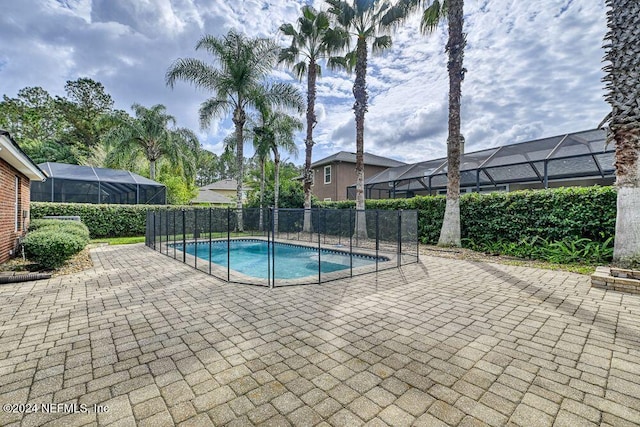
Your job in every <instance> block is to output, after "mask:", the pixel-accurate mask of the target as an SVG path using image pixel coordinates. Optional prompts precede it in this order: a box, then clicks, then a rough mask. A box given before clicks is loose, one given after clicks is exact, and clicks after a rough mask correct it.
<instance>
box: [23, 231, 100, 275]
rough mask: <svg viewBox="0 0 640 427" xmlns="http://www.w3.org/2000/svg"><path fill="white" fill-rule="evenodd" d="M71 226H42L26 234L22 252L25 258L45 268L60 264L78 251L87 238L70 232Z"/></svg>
mask: <svg viewBox="0 0 640 427" xmlns="http://www.w3.org/2000/svg"><path fill="white" fill-rule="evenodd" d="M70 230H72V228H69V229H67V230H64V228H63V227H60V228H59V229H56V228H55V227H49V228H47V227H43V228H41V229H39V230H37V231H33V232H30V233H28V234H27V236H26V237H25V238H24V252H25V255H26V256H27V258H29V259H30V260H32V261H35V262H36V263H38V264H39V265H40V266H42V267H44V268H47V269H54V268H58V267H60V266H62V265H63V264H64V263H65V261H67V260H68V259H69V258H71V257H72V256H73V255H75V254H77V253H78V252H80V251H81V250H82V249H84V247H85V246H86V245H87V242H88V239H86V238H83V237H82V236H79V235H77V234H76V233H75V232H70Z"/></svg>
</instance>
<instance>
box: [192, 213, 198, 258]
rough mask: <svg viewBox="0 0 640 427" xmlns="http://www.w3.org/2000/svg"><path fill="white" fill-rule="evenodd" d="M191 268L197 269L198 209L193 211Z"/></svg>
mask: <svg viewBox="0 0 640 427" xmlns="http://www.w3.org/2000/svg"><path fill="white" fill-rule="evenodd" d="M193 250H194V255H195V256H194V257H193V268H195V269H198V209H196V208H194V209H193Z"/></svg>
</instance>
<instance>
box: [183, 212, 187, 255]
mask: <svg viewBox="0 0 640 427" xmlns="http://www.w3.org/2000/svg"><path fill="white" fill-rule="evenodd" d="M182 262H183V263H185V264H186V263H187V211H186V210H185V209H182Z"/></svg>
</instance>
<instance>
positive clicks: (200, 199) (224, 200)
mask: <svg viewBox="0 0 640 427" xmlns="http://www.w3.org/2000/svg"><path fill="white" fill-rule="evenodd" d="M191 203H213V204H225V205H226V204H232V203H233V200H231V199H230V198H229V197H227V196H224V195H222V194H220V193H218V192H216V191H213V190H206V189H202V188H201V189H199V190H198V196H197V197H196V198H195V199H193V200H191Z"/></svg>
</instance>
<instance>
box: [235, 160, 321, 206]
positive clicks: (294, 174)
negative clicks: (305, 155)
mask: <svg viewBox="0 0 640 427" xmlns="http://www.w3.org/2000/svg"><path fill="white" fill-rule="evenodd" d="M300 169H301V168H299V167H297V166H295V165H294V164H293V163H290V162H282V164H281V165H280V194H279V196H278V198H279V200H278V204H279V206H280V208H285V209H286V208H295V209H300V208H302V207H303V206H304V190H303V188H302V182H301V181H300V180H299V177H300V175H301V172H302V171H301V170H300ZM248 177H249V183H250V185H251V187H252V190H251V191H249V195H248V200H247V206H248V207H259V206H260V196H261V193H262V197H263V205H264V206H273V205H274V202H275V164H274V162H273V161H267V162H265V186H264V190H261V189H260V185H259V182H260V170H259V169H253V170H251V171H250V172H249V174H248ZM314 199H315V197H314Z"/></svg>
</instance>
